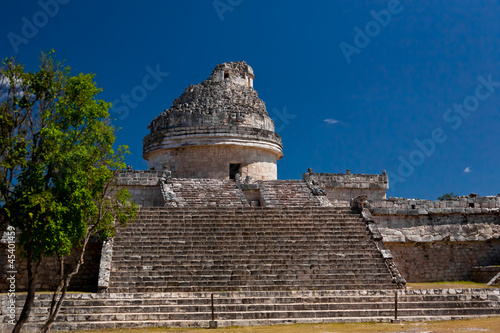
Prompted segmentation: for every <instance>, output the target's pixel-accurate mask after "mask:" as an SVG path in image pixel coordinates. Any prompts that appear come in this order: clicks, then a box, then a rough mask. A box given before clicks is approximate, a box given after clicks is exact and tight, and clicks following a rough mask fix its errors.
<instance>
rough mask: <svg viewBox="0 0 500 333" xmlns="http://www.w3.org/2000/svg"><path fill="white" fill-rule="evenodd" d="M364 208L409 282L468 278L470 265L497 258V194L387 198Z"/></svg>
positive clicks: (499, 256) (499, 235)
mask: <svg viewBox="0 0 500 333" xmlns="http://www.w3.org/2000/svg"><path fill="white" fill-rule="evenodd" d="M370 210H371V212H372V213H373V218H374V220H375V221H376V223H377V225H378V226H379V229H380V231H381V233H382V234H383V237H384V243H385V244H386V246H387V248H389V249H390V250H391V252H392V253H393V255H394V260H395V262H396V263H397V265H398V268H399V269H400V272H401V273H402V274H403V275H404V276H405V277H406V278H407V280H408V281H409V282H432V281H456V280H470V279H471V278H473V276H472V275H471V272H472V271H473V269H474V267H475V266H488V265H498V264H499V263H500V213H499V211H500V197H476V196H474V195H472V196H467V197H460V198H456V199H454V200H446V201H429V200H409V199H401V198H390V199H387V200H374V201H372V202H370Z"/></svg>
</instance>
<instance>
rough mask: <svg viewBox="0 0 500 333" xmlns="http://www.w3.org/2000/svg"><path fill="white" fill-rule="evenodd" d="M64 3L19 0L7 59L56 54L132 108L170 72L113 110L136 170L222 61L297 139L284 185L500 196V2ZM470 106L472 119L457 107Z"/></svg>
mask: <svg viewBox="0 0 500 333" xmlns="http://www.w3.org/2000/svg"><path fill="white" fill-rule="evenodd" d="M55 1H56V0H47V1H46V0H42V1H41V2H40V3H47V4H48V5H47V6H42V5H41V4H40V3H39V2H37V1H28V0H26V1H9V2H4V3H3V4H2V11H1V12H0V22H1V23H0V27H1V30H0V56H1V57H2V58H5V57H7V56H17V58H18V61H20V62H22V63H25V64H26V65H27V66H28V68H30V69H35V68H36V64H37V57H38V55H39V54H40V52H41V51H47V50H50V49H54V50H55V51H56V53H57V56H58V58H59V59H64V60H66V64H67V65H70V66H71V67H72V68H73V72H74V74H77V73H79V72H84V73H88V72H92V73H95V74H96V82H97V83H98V85H99V86H100V87H102V88H103V93H102V94H101V95H100V98H102V99H104V100H107V101H116V100H118V103H116V106H117V107H122V108H121V109H120V110H122V111H124V106H126V104H125V102H121V101H120V98H121V96H122V94H128V95H130V94H131V92H133V91H134V92H136V94H137V93H139V92H140V91H141V88H140V87H141V86H143V79H144V78H145V77H146V76H147V75H148V69H146V68H149V70H156V69H157V68H158V69H159V71H160V72H162V73H163V74H161V75H162V76H160V77H159V80H161V82H160V83H159V84H158V85H157V86H156V87H155V88H154V89H152V90H149V91H147V96H139V95H136V96H139V97H140V100H132V102H134V103H135V102H137V103H135V104H136V105H133V107H128V109H129V112H124V113H122V114H117V113H114V114H113V116H114V118H117V120H115V121H114V122H113V123H114V124H115V125H116V126H118V127H121V130H120V131H119V132H118V134H117V142H118V143H119V144H126V145H128V146H130V150H131V152H132V155H131V156H130V157H129V158H128V160H127V163H128V164H130V165H132V166H133V167H134V169H146V168H147V164H146V163H145V162H144V160H143V159H142V138H143V137H144V136H145V135H146V134H147V133H148V130H147V125H148V124H149V123H150V121H151V120H152V119H153V118H154V117H155V116H157V115H158V114H159V113H161V112H162V111H163V110H164V109H166V108H169V107H170V106H171V104H172V101H173V100H174V99H175V98H176V97H178V96H179V95H180V94H181V93H182V92H183V91H184V89H185V88H186V87H187V86H188V85H189V84H197V83H200V82H201V81H203V80H205V79H206V78H207V77H208V76H209V75H210V73H211V72H212V70H213V68H214V67H215V65H216V64H218V63H222V62H226V61H239V60H245V61H246V62H248V63H249V64H250V66H252V67H253V69H254V73H255V75H256V80H255V89H256V90H257V91H258V93H259V96H260V97H261V98H262V99H263V100H264V101H265V102H266V105H267V110H268V112H269V114H270V115H271V117H272V118H273V119H274V121H275V125H276V128H277V129H279V134H280V135H281V136H282V139H283V146H284V158H283V159H282V160H280V161H279V162H278V177H279V178H280V179H298V178H301V177H302V173H303V172H305V171H306V170H307V168H309V167H311V168H313V171H315V172H333V173H339V172H345V170H346V169H351V170H352V172H353V173H381V172H382V170H387V171H388V172H389V174H390V176H391V177H390V182H391V189H390V190H389V191H388V195H389V196H400V197H409V198H425V199H436V198H437V197H438V196H439V195H441V194H443V193H448V192H452V191H453V192H454V193H456V194H461V195H464V194H469V193H471V192H475V193H478V194H480V195H496V194H497V193H499V192H500V181H499V179H500V154H499V147H498V146H499V143H500V66H499V64H500V56H499V54H500V19H499V17H500V3H499V1H478V0H470V1H445V2H443V1H427V0H425V1H409V0H401V1H400V3H399V5H397V1H395V0H390V1H387V0H384V1H358V0H356V1H347V0H345V1H339V0H335V1H333V0H332V1H309V2H306V1H291V0H287V1H285V0H273V1H269V0H266V1H265V0H217V1H212V0H206V1H201V0H200V1H141V2H139V1H124V0H122V1H94V0H89V1H77V0H73V1H69V0H59V1H60V2H61V3H63V4H60V2H55ZM54 3H57V4H58V7H57V8H56V7H55V6H54ZM216 6H218V10H217V9H216ZM224 6H225V7H224ZM43 7H45V8H46V9H45V10H46V11H49V12H50V15H49V14H44V9H43ZM388 7H389V8H390V9H391V11H392V13H391V12H388V11H387V8H388ZM218 11H219V12H218ZM372 11H374V12H375V13H380V15H379V20H385V21H384V22H382V24H380V23H374V22H372V21H374V17H373V16H372V14H371V12H372ZM381 11H383V12H381ZM387 13H389V14H390V22H389V17H388V15H387ZM32 24H34V27H35V28H36V31H33V29H31V30H30V25H32ZM37 25H38V27H37ZM382 25H384V26H382ZM31 28H33V27H31ZM367 28H368V34H369V35H371V37H369V36H368V38H370V40H369V43H367V40H363V38H362V37H363V36H361V35H360V34H359V33H358V32H357V31H360V30H361V31H364V33H366V29H367ZM356 35H357V37H358V38H357V39H356ZM360 36H361V37H360ZM355 39H356V41H357V42H358V46H359V47H358V48H357V49H356V51H355V52H354V53H352V54H351V55H350V57H348V58H350V59H349V60H350V62H348V61H347V58H346V57H345V56H344V54H343V52H342V48H341V45H343V46H344V48H346V47H347V48H350V50H351V51H352V50H353V48H354V47H356V44H355ZM341 43H345V44H341ZM360 43H361V44H360ZM363 43H364V44H363ZM347 44H349V45H350V46H346V45H347ZM165 73H169V74H168V76H167V74H165ZM479 77H482V78H483V79H484V80H483V81H488V80H490V81H493V83H490V84H489V85H488V87H485V86H484V85H482V83H481V80H482V79H478V78H479ZM148 82H149V84H150V85H149V87H150V88H151V86H153V85H154V81H148ZM495 82H499V83H498V84H496V86H495ZM478 85H480V86H479V87H478ZM138 87H139V88H138ZM488 88H489V89H490V90H488ZM142 91H144V90H142ZM476 96H477V97H476ZM478 97H479V98H478ZM463 103H466V104H467V103H468V104H467V108H468V109H470V110H472V111H471V112H469V111H466V110H465V109H463V110H462V111H460V110H458V109H457V110H456V111H458V112H456V111H453V105H454V104H457V105H459V104H463ZM448 109H450V111H447V110H448ZM115 110H117V109H115ZM459 112H462V113H459ZM433 132H434V138H433ZM416 140H419V141H420V142H423V143H426V147H424V148H422V147H421V146H419V145H418V144H417V143H416ZM431 140H433V141H432V143H430V142H431ZM432 146H435V147H432ZM410 160H411V161H410ZM405 161H406V162H405ZM408 167H410V170H409V169H408Z"/></svg>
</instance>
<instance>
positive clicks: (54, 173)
mask: <svg viewBox="0 0 500 333" xmlns="http://www.w3.org/2000/svg"><path fill="white" fill-rule="evenodd" d="M93 78H94V75H92V74H79V75H77V76H72V75H71V73H70V68H69V67H63V66H62V65H61V64H60V63H59V62H56V61H55V60H54V58H53V56H52V54H51V53H49V54H42V57H41V59H40V68H39V70H38V71H36V72H27V71H25V70H24V67H23V66H22V65H19V64H16V63H15V62H14V61H13V60H12V59H6V60H4V62H3V66H2V69H1V72H0V84H1V86H2V87H1V91H0V92H1V95H0V112H1V113H0V127H1V132H0V135H1V137H0V143H1V148H0V177H1V179H0V193H1V205H2V206H1V207H0V213H1V217H2V220H1V221H2V224H3V225H2V227H3V228H5V226H6V224H7V223H8V224H10V225H11V226H14V227H16V228H17V229H18V230H19V232H18V236H19V238H18V245H19V249H20V252H21V254H22V255H23V256H25V257H26V260H27V264H28V269H27V275H28V296H27V299H26V302H25V305H24V307H23V310H22V312H21V315H20V318H19V320H18V321H17V323H16V326H15V327H14V330H13V332H20V331H21V327H22V326H23V325H24V323H25V322H26V321H27V320H28V317H29V314H30V311H31V307H32V304H33V301H34V298H35V287H36V281H37V275H38V270H39V267H40V264H41V263H42V262H43V261H44V260H45V259H46V258H47V257H50V256H56V257H57V258H58V260H59V264H60V272H59V273H60V281H59V286H58V287H57V290H56V291H55V292H54V295H53V298H52V303H51V308H50V311H49V317H48V320H47V322H46V323H45V325H44V327H43V328H42V332H48V331H49V330H50V326H51V325H52V323H53V322H54V320H55V318H56V316H57V314H58V312H59V309H60V307H61V304H62V301H63V299H64V297H65V295H66V291H67V288H68V286H69V283H70V281H71V278H72V277H73V276H74V275H75V274H77V273H78V271H79V268H80V266H81V265H82V263H83V257H84V253H85V249H86V246H87V243H88V241H89V239H90V237H91V236H93V235H99V236H101V237H103V238H106V237H110V236H112V235H113V233H114V231H115V223H117V224H125V223H126V222H127V221H129V220H130V219H133V218H134V216H135V214H136V206H135V205H133V204H131V203H130V202H129V201H128V198H129V194H128V192H127V191H126V190H121V191H117V190H116V188H115V187H114V186H113V182H114V179H115V174H116V172H118V171H119V170H121V169H123V168H124V167H125V164H124V154H125V153H127V152H128V148H127V147H126V146H122V147H119V148H118V149H117V150H116V151H115V150H114V149H113V144H114V141H115V135H114V128H113V127H112V126H111V125H110V124H109V113H108V109H109V107H110V104H109V103H106V102H104V101H102V100H98V99H96V95H97V94H98V93H99V92H100V91H101V90H100V89H99V88H97V86H96V84H95V82H94V81H93ZM3 228H2V229H3ZM72 252H73V254H74V255H76V256H77V257H78V258H79V260H78V261H77V263H76V264H75V266H74V267H71V269H70V271H65V258H66V257H67V256H68V255H70V254H71V253H72Z"/></svg>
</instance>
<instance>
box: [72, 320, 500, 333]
mask: <svg viewBox="0 0 500 333" xmlns="http://www.w3.org/2000/svg"><path fill="white" fill-rule="evenodd" d="M207 325H208V322H207ZM205 331H206V329H203V328H201V329H200V328H198V329H194V328H193V329H183V328H170V329H169V328H153V329H126V330H125V329H118V330H97V331H76V333H159V332H167V333H201V332H205ZM499 331H500V317H491V318H481V319H471V320H455V321H440V322H412V323H400V324H388V323H348V324H296V325H277V326H260V327H231V328H219V329H217V330H213V331H212V332H218V333H347V332H349V333H375V332H387V333H388V332H392V333H395V332H398V333H403V332H404V333H424V332H425V333H452V332H453V333H460V332H464V333H465V332H491V333H494V332H499ZM73 332H75V331H73Z"/></svg>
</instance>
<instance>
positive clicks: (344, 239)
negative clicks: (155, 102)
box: [0, 61, 500, 331]
mask: <svg viewBox="0 0 500 333" xmlns="http://www.w3.org/2000/svg"><path fill="white" fill-rule="evenodd" d="M254 79H255V75H254V73H253V70H252V68H251V67H250V66H249V65H248V64H246V63H245V62H243V61H241V62H231V63H224V64H220V65H217V66H216V67H215V69H214V71H213V72H212V74H211V75H210V77H209V78H208V79H207V80H206V81H204V82H202V83H200V84H197V85H190V86H189V87H187V88H186V90H185V92H184V93H183V94H182V95H181V96H180V97H179V98H177V99H176V100H175V101H174V102H173V104H172V106H171V107H170V108H169V109H167V110H165V111H163V112H162V113H161V114H160V115H159V116H158V117H156V118H155V119H153V121H152V122H151V124H150V125H149V129H150V133H149V134H148V135H147V136H146V137H145V138H144V150H143V157H144V158H145V159H146V160H148V161H149V170H140V171H135V170H132V168H127V170H126V171H123V172H121V173H120V174H119V175H118V176H117V179H116V181H117V186H118V187H122V188H126V189H128V190H129V192H130V194H131V197H132V201H134V202H135V203H136V204H138V205H140V211H139V215H138V216H137V218H136V220H135V221H134V222H131V223H129V225H128V226H127V227H126V228H120V229H119V231H118V233H117V235H116V236H115V238H114V239H111V240H108V241H106V242H104V243H99V242H94V243H92V244H91V250H90V251H88V253H87V258H86V259H85V260H86V264H85V265H84V267H83V269H82V273H81V274H79V275H78V276H76V278H75V279H74V281H73V285H72V286H71V288H72V289H73V290H78V291H91V292H94V293H92V294H74V295H70V296H68V298H69V300H68V302H70V303H68V304H73V305H72V306H71V305H68V306H67V307H66V308H64V311H63V314H62V315H61V318H60V319H59V322H57V323H56V324H55V325H54V328H55V329H56V330H63V329H66V330H68V329H71V330H73V329H88V328H120V327H156V326H194V327H197V326H202V327H205V326H206V324H207V322H208V320H209V319H210V318H209V313H210V311H211V307H210V305H209V304H208V303H207V302H208V299H209V298H210V296H211V295H212V294H215V298H216V303H218V304H219V305H218V307H217V310H216V311H217V312H219V313H218V320H219V325H220V326H234V325H262V324H278V323H294V322H329V321H352V320H366V321H369V320H372V321H385V320H388V318H390V317H391V316H393V315H394V312H393V304H392V302H393V297H394V296H393V295H394V291H397V293H398V295H400V296H399V297H401V302H402V303H401V304H402V305H401V306H402V307H403V308H402V309H401V310H400V312H399V313H400V316H402V317H403V318H405V319H407V320H420V319H422V318H427V319H428V318H430V319H446V318H452V317H453V318H470V317H474V316H483V315H495V314H496V315H498V314H500V291H499V290H498V289H491V290H489V289H488V290H467V291H464V290H459V291H457V290H450V291H439V290H429V291H422V292H421V291H417V290H408V289H406V288H405V285H406V282H407V281H408V282H433V281H457V280H470V279H472V278H475V277H477V279H478V280H481V281H486V280H488V282H490V283H491V284H494V283H495V281H493V280H495V279H493V278H494V277H497V278H498V277H499V276H500V274H498V273H499V271H500V270H499V269H498V266H497V268H495V265H499V264H500V213H499V212H500V196H496V197H494V196H492V197H478V196H476V195H471V196H467V197H459V198H454V199H453V200H447V201H428V200H414V199H403V198H387V197H386V190H387V189H388V188H389V177H388V175H387V173H386V172H385V171H382V173H381V174H377V175H367V174H353V173H351V171H350V170H347V171H346V173H314V172H313V170H311V169H309V170H307V172H306V173H304V174H303V176H302V179H296V180H278V179H277V178H278V177H277V161H278V160H279V159H280V158H281V157H282V156H283V152H282V151H283V147H282V142H281V138H280V136H279V135H278V134H277V133H275V132H274V123H273V121H272V119H271V118H270V117H269V115H268V113H267V111H266V107H265V104H264V102H263V101H262V100H261V99H259V97H258V94H257V92H256V91H255V90H254V88H253V82H254ZM0 250H2V251H1V254H0V264H2V265H3V264H4V263H5V260H6V259H5V254H6V253H7V252H6V251H3V248H0ZM20 265H21V266H20V267H19V269H18V270H19V271H20V272H21V271H22V263H20ZM55 267H56V262H55V261H54V262H49V263H48V265H47V266H46V267H44V268H43V269H42V277H41V280H42V281H43V282H42V284H41V285H40V289H41V290H51V289H54V288H55V284H54V282H53V281H55V280H54V279H53V276H54V273H55V271H57V269H55ZM17 281H18V288H19V290H20V291H21V290H23V288H25V286H26V278H25V277H24V276H23V275H21V274H20V275H19V277H18V279H17ZM6 283H7V282H6V276H5V274H4V273H0V286H1V289H2V290H5V289H6V287H7V285H6ZM427 294H432V297H427V296H426V295H427ZM46 296H48V295H45V296H44V295H41V296H39V298H38V300H37V302H38V303H37V304H36V306H35V307H37V312H36V313H38V314H37V315H35V316H34V318H33V319H32V323H31V324H29V325H28V326H27V329H28V331H29V330H33V331H34V330H35V329H36V328H37V327H38V326H37V325H39V321H41V318H42V317H43V315H42V314H43V313H44V311H45V310H44V309H45V308H44V306H45V307H46V305H44V304H47V303H48V302H47V297H46ZM21 301H22V297H21V298H20V302H21ZM2 302H3V303H2V311H3V312H2V313H5V311H6V310H5V306H6V303H5V299H2ZM433 302H438V303H439V302H440V303H443V304H446V306H445V307H444V306H443V307H442V308H441V309H436V308H435V304H436V303H433ZM266 304H269V306H267V305H266ZM153 308H154V310H151V309H153ZM415 309H418V310H415ZM151 311H153V312H154V314H151ZM0 318H1V316H0ZM0 327H1V326H0ZM4 327H5V326H4Z"/></svg>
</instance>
